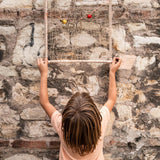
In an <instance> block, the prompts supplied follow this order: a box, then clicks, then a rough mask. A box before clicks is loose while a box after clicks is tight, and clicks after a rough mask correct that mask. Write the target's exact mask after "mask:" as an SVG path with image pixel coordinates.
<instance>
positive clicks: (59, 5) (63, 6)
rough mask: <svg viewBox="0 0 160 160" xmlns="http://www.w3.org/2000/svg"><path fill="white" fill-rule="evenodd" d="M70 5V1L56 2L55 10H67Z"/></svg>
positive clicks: (59, 0) (58, 0)
mask: <svg viewBox="0 0 160 160" xmlns="http://www.w3.org/2000/svg"><path fill="white" fill-rule="evenodd" d="M70 5H71V0H65V1H64V0H56V8H57V9H62V10H68V9H69V8H70Z"/></svg>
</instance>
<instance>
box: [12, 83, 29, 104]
mask: <svg viewBox="0 0 160 160" xmlns="http://www.w3.org/2000/svg"><path fill="white" fill-rule="evenodd" d="M27 94H28V88H27V87H24V86H22V85H21V84H20V83H16V85H15V86H14V87H13V89H12V99H13V101H15V102H16V103H18V104H20V105H24V104H28V103H29V102H30V99H28V98H26V95H27Z"/></svg>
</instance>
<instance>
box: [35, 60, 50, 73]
mask: <svg viewBox="0 0 160 160" xmlns="http://www.w3.org/2000/svg"><path fill="white" fill-rule="evenodd" d="M37 65H38V69H39V71H40V73H41V75H42V74H43V75H44V74H46V75H48V59H47V58H38V59H37Z"/></svg>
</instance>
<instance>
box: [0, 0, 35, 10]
mask: <svg viewBox="0 0 160 160" xmlns="http://www.w3.org/2000/svg"><path fill="white" fill-rule="evenodd" d="M0 8H5V9H7V8H14V9H19V8H23V9H24V8H25V9H32V0H18V1H17V0H12V1H10V0H3V1H2V2H1V3H0Z"/></svg>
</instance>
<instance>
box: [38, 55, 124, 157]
mask: <svg viewBox="0 0 160 160" xmlns="http://www.w3.org/2000/svg"><path fill="white" fill-rule="evenodd" d="M37 63H38V68H39V71H40V73H41V82H40V103H41V105H42V107H43V108H44V110H45V111H46V113H47V114H48V116H49V117H50V118H51V124H52V125H53V127H54V129H55V131H56V132H57V133H58V135H59V137H60V141H61V143H60V153H59V159H60V160H104V156H103V137H104V134H105V129H106V126H107V123H108V121H109V118H110V112H111V110H112V108H113V106H114V104H115V102H116V94H117V91H116V80H115V73H116V71H117V69H118V68H119V67H120V65H121V59H120V58H114V59H113V61H112V64H111V65H110V73H109V91H108V92H109V94H108V100H107V102H106V103H105V104H104V106H103V107H102V108H101V110H100V111H99V110H98V109H97V107H96V105H95V104H94V102H93V100H92V99H91V97H90V96H89V95H88V94H87V93H79V92H78V93H76V94H74V95H73V96H72V97H71V99H70V100H69V101H68V103H67V105H66V106H65V108H64V110H63V113H62V114H61V113H60V112H59V111H57V110H56V109H55V108H54V106H53V105H52V104H50V102H49V100H48V93H47V75H48V60H47V59H45V60H43V59H42V58H39V59H38V60H37Z"/></svg>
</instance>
